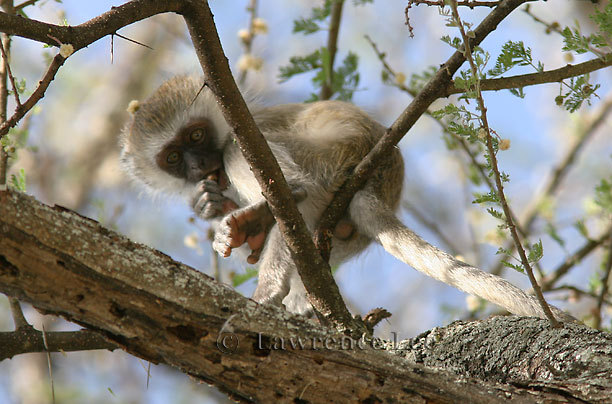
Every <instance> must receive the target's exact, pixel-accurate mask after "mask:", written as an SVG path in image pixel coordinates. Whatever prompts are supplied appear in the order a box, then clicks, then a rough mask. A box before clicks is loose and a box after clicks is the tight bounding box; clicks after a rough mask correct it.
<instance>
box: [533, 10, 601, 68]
mask: <svg viewBox="0 0 612 404" xmlns="http://www.w3.org/2000/svg"><path fill="white" fill-rule="evenodd" d="M523 11H524V12H525V13H526V14H527V15H528V16H530V17H531V18H533V20H534V21H535V22H537V23H540V24H542V25H544V26H545V27H546V33H549V32H556V33H557V34H559V35H562V34H563V31H562V30H561V26H560V25H559V23H558V22H553V23H549V22H546V21H544V20H543V19H541V18H540V17H538V16H536V15H535V14H533V13H532V12H531V7H529V5H528V6H527V7H525V8H524V9H523ZM587 47H588V49H589V50H590V51H591V52H592V53H594V54H595V55H597V56H599V57H602V58H603V57H605V53H604V52H602V51H601V50H599V49H597V48H596V47H594V46H593V45H591V44H588V45H587Z"/></svg>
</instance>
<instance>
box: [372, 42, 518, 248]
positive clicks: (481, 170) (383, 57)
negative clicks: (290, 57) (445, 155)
mask: <svg viewBox="0 0 612 404" xmlns="http://www.w3.org/2000/svg"><path fill="white" fill-rule="evenodd" d="M365 39H366V40H367V41H368V42H369V43H370V45H371V46H372V49H374V52H375V53H376V55H377V57H378V60H380V62H381V63H382V65H383V68H384V69H385V71H386V72H387V73H389V74H390V75H391V76H392V77H393V78H394V79H395V86H396V87H397V88H399V89H400V90H402V91H404V92H406V93H408V94H410V95H411V96H412V97H415V96H416V95H417V92H416V91H415V90H413V89H411V88H409V87H407V86H406V85H404V83H402V82H399V81H398V80H397V77H398V73H397V72H396V71H395V70H394V69H393V68H392V67H391V66H390V65H389V64H388V63H387V61H386V54H385V53H384V52H381V51H380V50H379V49H378V46H377V45H376V43H374V41H373V40H372V39H371V38H370V37H369V36H368V35H365ZM425 114H426V115H427V116H429V117H430V118H432V119H433V120H434V121H436V122H437V123H438V124H439V125H440V127H441V128H442V130H443V131H444V132H445V133H447V134H448V135H450V136H452V137H453V139H455V140H456V141H457V143H458V144H459V146H460V147H461V148H462V149H463V151H464V152H465V153H466V154H467V156H468V157H469V159H470V162H471V163H472V165H473V166H474V167H476V169H477V170H478V173H479V174H480V179H481V180H482V181H484V182H485V184H487V186H488V187H489V189H490V190H492V191H493V190H494V184H493V182H492V181H491V178H490V176H489V174H488V173H487V171H486V169H485V166H484V165H483V164H482V163H480V162H479V161H478V158H477V155H476V153H474V151H472V149H471V148H470V146H469V143H468V142H467V141H466V140H465V139H464V138H463V137H461V136H459V135H457V134H456V133H453V132H451V131H450V130H449V128H448V126H447V125H446V124H445V123H444V122H443V121H442V120H441V119H438V118H436V117H435V116H434V115H433V113H432V111H431V109H429V108H428V109H427V111H426V112H425ZM511 212H512V218H513V219H514V221H515V223H517V229H518V231H519V233H520V234H521V235H522V236H523V237H526V236H527V235H526V232H525V230H524V229H523V227H522V226H520V225H518V220H517V218H516V215H515V214H514V212H513V211H512V210H511Z"/></svg>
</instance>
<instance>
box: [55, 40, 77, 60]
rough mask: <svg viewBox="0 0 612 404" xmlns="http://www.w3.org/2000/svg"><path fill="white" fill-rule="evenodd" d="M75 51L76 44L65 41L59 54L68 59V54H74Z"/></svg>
mask: <svg viewBox="0 0 612 404" xmlns="http://www.w3.org/2000/svg"><path fill="white" fill-rule="evenodd" d="M73 53H74V46H72V45H70V44H69V43H64V44H62V46H60V50H59V54H60V55H61V57H63V58H64V59H67V58H68V56H70V55H72V54H73Z"/></svg>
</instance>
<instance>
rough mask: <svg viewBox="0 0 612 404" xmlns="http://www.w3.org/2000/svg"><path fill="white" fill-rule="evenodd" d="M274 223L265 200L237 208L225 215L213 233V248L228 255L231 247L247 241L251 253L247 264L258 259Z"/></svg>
mask: <svg viewBox="0 0 612 404" xmlns="http://www.w3.org/2000/svg"><path fill="white" fill-rule="evenodd" d="M273 225H274V216H273V215H272V213H271V212H270V209H269V208H268V204H267V203H266V202H265V201H262V202H258V203H256V204H253V205H251V206H247V207H246V208H242V209H238V210H235V211H233V212H232V213H230V214H229V215H227V216H225V217H224V218H223V220H222V221H221V223H220V224H219V228H218V229H217V232H216V233H215V240H214V242H213V248H214V249H215V251H217V252H218V253H219V255H221V256H223V257H229V256H230V254H231V253H232V249H233V248H238V247H240V246H241V245H243V244H244V243H247V244H248V246H249V248H250V249H251V254H250V255H249V256H248V257H247V262H248V263H249V264H255V263H257V261H259V256H260V255H261V251H262V250H263V247H264V244H265V242H266V237H267V236H268V233H269V232H270V229H271V228H272V226H273Z"/></svg>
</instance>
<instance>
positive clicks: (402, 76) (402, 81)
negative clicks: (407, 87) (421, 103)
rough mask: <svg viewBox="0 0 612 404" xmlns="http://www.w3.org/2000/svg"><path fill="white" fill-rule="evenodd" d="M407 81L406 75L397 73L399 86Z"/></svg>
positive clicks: (396, 80) (396, 79)
mask: <svg viewBox="0 0 612 404" xmlns="http://www.w3.org/2000/svg"><path fill="white" fill-rule="evenodd" d="M405 81H406V75H405V74H404V73H397V74H396V75H395V82H396V83H397V84H399V85H402V84H404V82H405Z"/></svg>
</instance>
